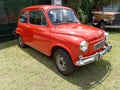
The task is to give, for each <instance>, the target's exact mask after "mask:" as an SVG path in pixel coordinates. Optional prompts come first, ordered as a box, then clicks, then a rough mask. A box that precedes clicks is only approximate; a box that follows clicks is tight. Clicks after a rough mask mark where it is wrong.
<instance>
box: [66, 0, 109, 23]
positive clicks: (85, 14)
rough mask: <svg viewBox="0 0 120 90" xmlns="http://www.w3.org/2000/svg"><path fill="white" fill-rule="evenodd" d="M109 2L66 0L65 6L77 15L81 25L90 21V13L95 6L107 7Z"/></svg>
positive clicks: (101, 0)
mask: <svg viewBox="0 0 120 90" xmlns="http://www.w3.org/2000/svg"><path fill="white" fill-rule="evenodd" d="M110 1H111V0H66V1H65V3H66V5H67V6H69V7H71V8H72V9H74V10H75V12H76V13H77V15H78V17H79V19H81V22H82V23H88V22H90V21H91V11H92V9H93V8H95V7H96V5H98V6H99V5H102V6H107V5H108V4H110Z"/></svg>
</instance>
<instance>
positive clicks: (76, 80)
mask: <svg viewBox="0 0 120 90" xmlns="http://www.w3.org/2000/svg"><path fill="white" fill-rule="evenodd" d="M22 50H23V51H25V52H26V53H28V54H29V55H30V56H32V57H33V58H35V59H36V60H37V61H39V62H40V63H41V64H43V65H45V66H46V67H47V68H48V69H50V70H52V71H53V72H55V73H56V74H57V75H59V76H60V77H62V78H64V79H65V80H67V81H68V82H70V83H72V84H74V85H77V86H78V87H79V88H81V89H83V90H87V89H91V88H94V87H96V86H98V85H101V84H102V82H103V81H104V80H105V79H106V78H107V77H108V76H109V74H110V72H111V64H110V62H108V61H106V60H104V59H102V60H100V61H98V62H94V63H91V64H88V65H86V66H82V67H78V68H76V71H75V72H74V73H73V74H72V75H71V76H68V77H66V76H63V75H61V74H60V73H59V72H58V71H57V68H56V67H55V65H54V62H53V59H52V58H51V57H47V56H45V55H43V54H42V53H40V52H38V51H36V50H34V49H32V48H25V49H22ZM46 73H47V72H46Z"/></svg>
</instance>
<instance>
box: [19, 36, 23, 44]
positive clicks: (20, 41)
mask: <svg viewBox="0 0 120 90" xmlns="http://www.w3.org/2000/svg"><path fill="white" fill-rule="evenodd" d="M18 41H19V44H20V45H21V46H22V45H23V43H22V38H21V37H20V36H19V37H18Z"/></svg>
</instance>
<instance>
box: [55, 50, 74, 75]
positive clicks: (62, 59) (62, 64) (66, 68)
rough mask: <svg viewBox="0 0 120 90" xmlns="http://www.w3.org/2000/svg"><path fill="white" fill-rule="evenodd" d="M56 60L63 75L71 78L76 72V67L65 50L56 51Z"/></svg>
mask: <svg viewBox="0 0 120 90" xmlns="http://www.w3.org/2000/svg"><path fill="white" fill-rule="evenodd" d="M54 60H55V65H56V67H57V69H58V71H59V72H60V73H61V74H63V75H65V76H69V75H71V74H72V73H73V72H74V70H75V66H74V65H73V63H72V60H71V58H70V56H69V54H68V53H67V52H66V51H65V50H63V49H58V50H56V52H55V53H54Z"/></svg>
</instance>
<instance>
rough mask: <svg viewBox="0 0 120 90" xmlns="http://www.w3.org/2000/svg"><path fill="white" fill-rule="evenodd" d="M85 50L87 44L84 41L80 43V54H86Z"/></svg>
mask: <svg viewBox="0 0 120 90" xmlns="http://www.w3.org/2000/svg"><path fill="white" fill-rule="evenodd" d="M87 49H88V43H87V42H86V41H82V42H81V43H80V50H81V51H82V52H86V51H87Z"/></svg>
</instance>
